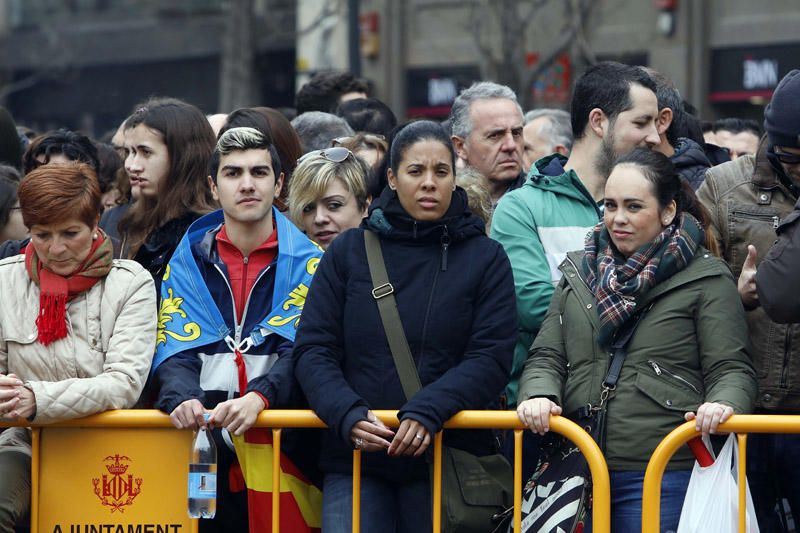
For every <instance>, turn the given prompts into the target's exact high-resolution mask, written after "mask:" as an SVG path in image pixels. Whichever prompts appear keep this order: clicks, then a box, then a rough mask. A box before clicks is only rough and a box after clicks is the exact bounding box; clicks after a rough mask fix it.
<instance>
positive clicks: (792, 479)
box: [747, 433, 800, 533]
mask: <svg viewBox="0 0 800 533" xmlns="http://www.w3.org/2000/svg"><path fill="white" fill-rule="evenodd" d="M747 480H748V483H749V484H750V493H751V494H752V496H753V505H754V506H755V509H756V517H757V518H758V525H759V527H760V529H761V531H762V533H773V532H780V531H786V529H785V528H784V527H783V524H782V520H781V519H780V518H779V516H778V515H777V513H776V512H775V504H776V503H777V502H778V501H779V500H781V499H783V498H786V499H787V500H788V502H789V507H790V508H791V510H792V515H794V516H795V517H798V516H800V435H780V434H777V435H773V434H758V433H753V434H751V435H749V436H748V437H747ZM795 521H797V518H795Z"/></svg>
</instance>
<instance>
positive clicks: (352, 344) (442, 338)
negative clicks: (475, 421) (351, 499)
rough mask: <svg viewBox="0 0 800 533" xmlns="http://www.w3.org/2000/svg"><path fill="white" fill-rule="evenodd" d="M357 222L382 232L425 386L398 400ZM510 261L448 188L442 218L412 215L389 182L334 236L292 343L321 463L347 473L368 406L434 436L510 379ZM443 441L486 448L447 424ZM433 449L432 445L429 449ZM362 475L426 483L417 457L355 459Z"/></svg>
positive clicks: (461, 196)
mask: <svg viewBox="0 0 800 533" xmlns="http://www.w3.org/2000/svg"><path fill="white" fill-rule="evenodd" d="M365 229H368V230H371V231H374V232H376V233H377V234H378V235H379V236H380V239H381V246H382V249H383V255H384V259H385V261H386V268H387V272H388V274H389V279H390V280H391V283H392V285H393V286H394V288H395V297H396V299H397V306H398V310H399V312H400V317H401V320H402V322H403V328H404V330H405V333H406V337H407V339H408V343H409V346H410V348H411V353H412V355H413V357H414V360H415V362H416V364H417V370H418V372H419V375H420V380H421V382H422V386H423V388H422V389H421V390H420V391H419V392H418V393H417V394H416V395H415V396H414V397H413V398H412V399H411V400H409V401H406V399H405V396H404V394H403V389H402V386H401V384H400V379H399V377H398V374H397V371H396V368H395V364H394V360H393V358H392V354H391V351H390V350H389V345H388V343H387V340H386V335H385V333H384V328H383V325H382V323H381V319H380V315H379V313H378V308H377V305H376V303H375V300H374V299H373V297H372V294H371V291H372V288H373V287H372V282H371V278H370V273H369V267H368V264H367V258H366V251H365V246H364V231H365ZM515 317H516V308H515V302H514V283H513V278H512V274H511V267H510V264H509V261H508V258H507V257H506V254H505V252H504V251H503V248H502V247H501V246H500V245H499V244H498V243H496V242H495V241H493V240H490V239H489V238H487V237H486V235H485V233H484V226H483V223H482V222H481V221H480V220H479V219H478V218H477V217H475V216H474V215H472V214H471V213H470V212H469V211H468V209H467V199H466V193H465V192H464V191H463V190H462V189H460V188H459V189H457V190H456V192H455V193H453V201H452V204H451V206H450V208H449V209H448V211H447V213H446V214H445V216H444V217H443V218H442V219H440V220H439V221H436V222H426V223H424V222H416V221H414V220H413V219H411V218H410V217H409V216H408V214H407V213H406V212H405V211H404V210H403V209H402V207H401V206H400V203H399V200H398V199H397V195H396V193H395V191H392V190H391V189H389V188H386V189H385V190H384V192H383V193H382V194H381V196H380V198H378V199H377V200H376V201H375V202H374V203H373V204H372V206H371V208H370V216H369V218H368V219H367V220H365V222H364V224H363V225H362V228H360V229H357V230H350V231H348V232H346V233H344V234H342V235H341V236H340V237H338V238H337V239H336V240H335V241H334V242H333V244H332V245H331V247H330V248H328V251H327V252H326V253H325V255H324V256H323V258H322V261H321V262H320V264H319V268H318V269H317V272H316V274H315V276H314V282H313V284H312V286H311V289H310V291H309V294H308V299H307V301H306V305H305V308H304V309H303V318H302V320H301V321H300V326H299V328H298V331H297V338H296V340H295V358H296V360H297V365H296V368H295V374H296V376H297V379H298V381H299V382H300V385H301V386H302V388H303V391H304V392H305V394H306V396H307V397H308V400H309V403H310V405H311V408H312V409H314V410H315V411H316V412H317V414H319V416H320V417H321V418H322V419H323V420H324V421H325V422H326V423H327V424H328V426H329V427H330V428H331V431H329V432H327V433H326V437H325V439H326V440H325V442H324V443H323V452H322V457H321V464H320V466H321V467H322V469H323V471H325V472H337V473H349V472H350V471H351V467H352V456H351V453H352V449H353V448H352V444H351V442H350V438H349V435H350V429H351V428H352V426H353V425H354V424H355V423H356V422H358V421H359V420H366V418H367V410H368V409H399V410H400V418H401V419H405V418H412V419H414V420H417V421H419V422H421V423H422V424H423V425H424V426H425V427H426V429H427V430H428V431H429V432H431V433H434V432H437V431H439V430H440V429H441V428H442V425H443V423H444V422H445V421H446V420H447V419H449V418H450V417H451V416H453V415H454V414H455V413H457V412H458V411H461V410H463V409H484V408H487V407H488V406H490V405H491V404H492V403H493V401H494V400H495V399H496V398H497V397H498V396H499V394H500V392H501V391H502V390H503V387H504V386H505V385H506V383H507V382H508V377H509V372H510V368H511V358H512V353H513V350H514V343H515V341H516V332H517V325H516V318H515ZM445 442H446V443H447V444H450V445H453V446H456V447H459V448H462V449H467V450H470V451H472V452H473V453H476V454H481V455H485V454H488V453H491V452H492V451H493V440H492V436H491V432H489V431H466V430H459V431H450V432H448V433H447V434H446V436H445ZM430 449H432V447H431V448H430ZM363 469H364V473H365V474H366V475H372V476H380V477H383V478H385V479H389V480H392V481H405V480H410V479H424V478H426V476H427V475H428V470H427V466H426V464H425V461H424V460H422V459H421V458H420V459H412V458H390V457H388V456H387V455H386V453H385V452H376V453H368V454H365V455H364V456H363Z"/></svg>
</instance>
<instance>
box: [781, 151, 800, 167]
mask: <svg viewBox="0 0 800 533" xmlns="http://www.w3.org/2000/svg"><path fill="white" fill-rule="evenodd" d="M775 157H777V158H778V161H780V162H781V163H783V164H785V165H797V164H800V154H790V153H788V152H775Z"/></svg>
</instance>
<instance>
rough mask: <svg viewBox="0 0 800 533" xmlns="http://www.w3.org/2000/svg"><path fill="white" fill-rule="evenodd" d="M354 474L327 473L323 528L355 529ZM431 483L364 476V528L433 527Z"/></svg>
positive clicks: (410, 530) (409, 532) (408, 531)
mask: <svg viewBox="0 0 800 533" xmlns="http://www.w3.org/2000/svg"><path fill="white" fill-rule="evenodd" d="M352 491H353V477H352V476H350V475H344V474H327V475H326V476H325V481H324V485H323V489H322V532H323V533H350V532H351V531H352V530H353V497H352ZM431 506H432V503H431V486H430V483H429V482H428V481H427V480H426V481H415V482H411V483H403V484H401V483H392V482H389V481H384V480H382V479H377V478H373V477H368V476H361V531H366V532H372V531H380V532H386V533H420V532H422V533H424V532H425V531H430V530H431V529H432V528H433V523H432V518H431Z"/></svg>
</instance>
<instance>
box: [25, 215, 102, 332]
mask: <svg viewBox="0 0 800 533" xmlns="http://www.w3.org/2000/svg"><path fill="white" fill-rule="evenodd" d="M113 259H114V249H113V247H112V245H111V239H109V238H108V237H107V236H106V234H105V233H103V231H102V230H100V229H97V239H94V240H93V241H92V247H91V249H90V250H89V255H87V256H86V259H85V260H84V261H83V263H82V264H81V265H80V266H79V267H78V268H77V269H76V270H75V272H73V273H72V274H70V275H69V276H60V275H58V274H54V273H53V272H51V271H49V270H48V269H47V268H45V267H44V265H43V264H42V261H41V260H40V259H39V256H38V255H37V254H36V250H35V249H34V247H33V245H32V244H29V245H28V246H27V247H26V248H25V268H26V269H27V270H28V275H29V276H30V278H31V280H33V282H34V283H35V284H36V285H38V286H39V315H38V316H37V317H36V328H37V329H38V331H39V342H41V343H42V344H44V345H45V346H47V345H48V344H50V343H51V342H54V341H57V340H58V339H63V338H64V337H66V336H67V301H69V300H72V299H73V298H75V297H76V296H78V295H79V294H81V293H82V292H85V291H88V290H89V289H91V288H92V287H94V284H95V283H97V282H98V281H100V279H101V278H103V277H105V276H106V275H107V274H108V273H109V271H110V270H111V261H112V260H113Z"/></svg>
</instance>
